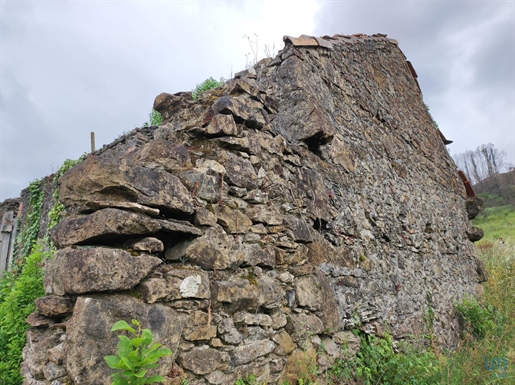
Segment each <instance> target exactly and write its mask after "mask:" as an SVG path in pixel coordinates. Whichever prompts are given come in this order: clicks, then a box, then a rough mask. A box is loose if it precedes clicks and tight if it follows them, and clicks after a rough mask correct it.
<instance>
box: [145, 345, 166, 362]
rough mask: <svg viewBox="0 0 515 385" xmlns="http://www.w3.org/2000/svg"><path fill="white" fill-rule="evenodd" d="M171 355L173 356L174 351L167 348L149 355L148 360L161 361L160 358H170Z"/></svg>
mask: <svg viewBox="0 0 515 385" xmlns="http://www.w3.org/2000/svg"><path fill="white" fill-rule="evenodd" d="M170 354H172V351H171V350H170V349H167V348H163V349H158V350H155V351H153V352H150V353H149V354H147V357H146V359H149V360H152V361H153V362H156V361H157V360H159V358H161V357H164V356H169V355H170Z"/></svg>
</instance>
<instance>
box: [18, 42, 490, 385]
mask: <svg viewBox="0 0 515 385" xmlns="http://www.w3.org/2000/svg"><path fill="white" fill-rule="evenodd" d="M411 68H412V67H411ZM154 108H155V109H156V110H158V111H159V112H161V114H162V115H163V118H164V120H163V125H162V126H160V127H150V128H145V129H137V130H134V131H133V132H132V133H130V134H128V135H125V136H124V137H122V138H121V139H119V140H117V141H116V142H114V143H112V144H111V145H109V146H105V147H104V148H103V149H101V150H99V151H97V152H95V153H93V154H91V155H89V156H88V157H87V159H86V160H85V161H83V162H82V163H80V164H79V165H77V166H76V167H74V168H73V169H72V170H70V171H69V172H67V173H66V174H65V175H64V176H63V177H62V178H61V183H60V200H61V202H63V203H64V205H65V206H66V209H67V214H68V216H67V217H66V218H65V219H64V220H63V221H62V222H61V223H60V224H58V225H57V226H56V227H54V228H53V229H52V231H51V238H52V240H53V242H54V244H55V245H56V247H57V248H58V251H57V254H56V256H55V258H54V259H53V260H52V261H50V262H48V264H47V272H46V277H45V291H46V296H45V297H43V298H40V299H38V300H37V301H36V306H37V309H38V313H36V314H34V315H33V316H32V318H31V319H30V322H31V325H32V327H31V329H30V330H29V332H28V334H27V346H26V348H25V352H24V357H25V362H24V365H23V374H24V376H25V378H26V381H25V383H26V384H52V385H58V384H89V385H97V384H109V375H110V373H111V372H112V371H111V370H110V369H109V368H108V367H107V365H106V364H105V363H104V361H103V357H104V356H106V355H109V354H113V353H114V352H115V350H116V344H117V338H116V336H115V335H114V334H115V333H110V332H109V329H110V327H111V325H112V324H113V323H114V322H115V321H118V320H120V319H125V320H127V321H129V320H130V319H131V318H137V319H139V320H140V321H142V322H143V325H144V327H149V328H150V329H151V330H152V332H153V333H154V335H155V337H156V339H157V340H158V341H159V342H161V343H163V344H164V345H165V346H167V347H169V348H170V349H171V350H172V351H173V355H172V356H170V357H168V358H164V359H162V361H161V365H160V367H159V369H157V372H159V373H160V374H161V375H164V376H166V378H167V383H170V384H179V383H180V382H181V380H182V379H183V378H187V379H188V381H189V382H188V383H189V384H232V383H234V381H235V380H236V379H238V378H242V377H245V376H247V375H249V374H254V375H256V376H257V377H258V379H259V380H260V381H266V382H267V383H269V384H275V383H282V381H285V380H289V381H292V382H293V381H294V380H295V379H297V378H299V377H302V376H305V375H307V374H309V373H312V370H313V368H315V367H316V368H317V369H316V370H318V371H319V373H323V372H324V370H325V369H327V368H329V367H330V366H331V365H332V363H333V362H334V360H335V359H337V358H342V356H341V354H342V353H341V347H342V345H348V346H349V347H350V350H351V351H353V350H354V351H355V349H357V347H359V339H358V340H357V339H356V338H355V337H354V336H353V334H352V333H351V332H350V330H351V329H352V328H360V329H362V330H365V331H367V332H368V333H375V334H378V335H383V334H384V333H385V331H388V332H389V333H391V334H392V335H393V336H394V337H395V338H396V339H402V338H406V337H408V336H410V335H420V334H426V333H429V334H433V335H434V337H435V340H436V341H437V342H438V343H439V344H441V345H443V346H446V347H453V346H455V345H456V343H457V338H458V334H459V325H458V322H457V319H456V315H455V313H454V304H455V302H456V301H459V300H460V299H461V298H463V296H465V295H474V294H475V293H476V291H478V290H479V286H478V284H479V283H480V282H482V281H484V280H485V279H486V277H485V272H484V270H483V267H482V264H481V263H480V261H479V260H478V259H477V258H476V252H475V248H474V245H473V243H472V242H471V241H470V239H469V237H470V234H471V233H473V229H472V228H471V225H470V222H469V218H468V216H469V215H468V213H467V210H466V194H465V189H464V187H463V184H462V182H461V181H460V179H459V177H458V175H457V172H456V167H455V165H454V163H453V161H452V159H451V158H450V157H449V155H448V153H447V151H446V148H445V146H444V144H443V143H442V139H441V135H440V133H439V132H438V130H437V129H436V128H435V127H434V125H433V122H432V120H431V117H430V115H429V114H428V112H427V110H426V108H425V105H424V103H423V100H422V95H421V93H420V89H419V87H418V84H417V82H416V78H415V77H414V71H410V66H408V64H407V63H406V58H405V57H404V55H403V54H402V52H401V51H400V49H399V47H398V45H397V42H396V41H395V40H392V39H388V38H386V37H385V36H384V35H374V36H365V35H353V36H343V35H336V36H333V37H327V36H325V37H323V38H312V37H307V36H302V37H300V38H298V39H296V38H290V37H286V38H285V48H284V49H283V50H282V51H281V52H280V53H279V54H278V56H277V57H275V58H274V59H271V58H270V59H264V60H262V61H261V62H259V63H258V64H257V65H256V66H255V67H254V68H252V69H249V70H245V71H243V72H241V73H239V74H237V75H236V76H235V78H234V79H231V80H229V81H227V82H226V83H225V84H224V85H223V86H222V87H220V88H218V89H215V90H212V91H208V92H205V93H203V94H201V95H199V96H198V99H197V100H193V99H192V98H191V94H190V93H178V94H175V95H170V94H166V93H165V94H161V95H159V96H158V97H157V98H156V100H155V104H154ZM431 314H434V318H433V319H431V320H430V322H428V319H429V318H431Z"/></svg>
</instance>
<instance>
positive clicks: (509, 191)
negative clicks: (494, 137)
mask: <svg viewBox="0 0 515 385" xmlns="http://www.w3.org/2000/svg"><path fill="white" fill-rule="evenodd" d="M453 158H454V162H455V163H456V166H457V167H458V169H460V170H461V171H463V173H464V174H465V175H466V176H467V179H468V180H469V181H470V183H471V184H472V185H473V188H474V191H475V192H476V194H481V195H482V196H484V198H485V199H486V200H495V202H494V201H492V202H485V204H486V205H487V206H497V205H505V204H515V169H514V168H513V167H512V166H511V165H510V164H509V163H508V161H507V154H506V152H505V151H502V150H498V149H497V148H495V146H494V145H493V144H492V143H488V144H482V145H481V146H479V147H478V148H476V149H475V150H474V151H472V150H469V151H466V152H463V153H461V154H455V155H453ZM489 194H490V195H491V196H489Z"/></svg>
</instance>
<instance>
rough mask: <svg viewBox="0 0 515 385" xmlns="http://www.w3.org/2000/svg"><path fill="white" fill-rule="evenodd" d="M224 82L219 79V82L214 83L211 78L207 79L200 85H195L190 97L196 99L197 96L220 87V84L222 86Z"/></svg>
mask: <svg viewBox="0 0 515 385" xmlns="http://www.w3.org/2000/svg"><path fill="white" fill-rule="evenodd" d="M224 83H225V81H224V79H223V78H220V81H216V80H215V79H213V78H212V77H209V78H207V79H206V80H204V81H203V82H202V83H200V84H197V86H196V87H195V89H194V90H193V91H192V92H191V96H192V97H193V99H197V96H198V94H200V93H202V92H204V91H209V90H212V89H213V88H216V87H220V86H221V85H222V84H224Z"/></svg>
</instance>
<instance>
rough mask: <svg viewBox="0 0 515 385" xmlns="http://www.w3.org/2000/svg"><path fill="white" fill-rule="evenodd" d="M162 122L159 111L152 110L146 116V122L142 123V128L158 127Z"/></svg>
mask: <svg viewBox="0 0 515 385" xmlns="http://www.w3.org/2000/svg"><path fill="white" fill-rule="evenodd" d="M162 122H163V117H162V116H161V114H160V113H159V111H156V110H154V109H152V112H151V113H150V114H148V122H145V123H143V126H142V127H151V126H160V125H161V123H162ZM124 133H125V132H124Z"/></svg>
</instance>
